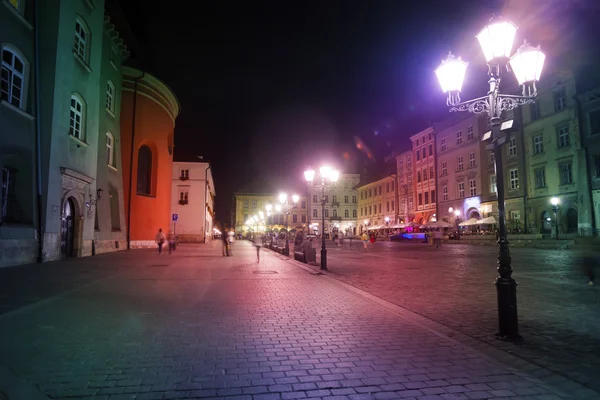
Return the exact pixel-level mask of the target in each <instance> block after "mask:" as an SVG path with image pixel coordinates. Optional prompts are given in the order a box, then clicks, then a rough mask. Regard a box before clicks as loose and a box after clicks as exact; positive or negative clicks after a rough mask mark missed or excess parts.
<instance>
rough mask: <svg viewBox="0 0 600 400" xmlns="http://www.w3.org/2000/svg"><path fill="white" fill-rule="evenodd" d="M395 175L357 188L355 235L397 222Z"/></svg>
mask: <svg viewBox="0 0 600 400" xmlns="http://www.w3.org/2000/svg"><path fill="white" fill-rule="evenodd" d="M396 182H397V175H396V174H392V175H390V176H386V177H385V178H382V179H379V180H378V181H375V182H370V183H367V184H366V185H362V186H360V187H358V188H357V189H356V190H357V191H358V219H357V221H356V226H357V227H358V230H357V233H358V234H362V233H363V232H364V231H366V230H368V228H369V227H373V226H381V225H394V224H395V223H396V221H397V220H398V207H397V206H398V191H397V187H398V185H397V183H396Z"/></svg>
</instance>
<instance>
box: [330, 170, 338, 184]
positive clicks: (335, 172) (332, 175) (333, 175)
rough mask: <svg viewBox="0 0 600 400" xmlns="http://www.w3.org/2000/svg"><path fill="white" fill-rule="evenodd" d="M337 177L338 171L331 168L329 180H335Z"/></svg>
mask: <svg viewBox="0 0 600 400" xmlns="http://www.w3.org/2000/svg"><path fill="white" fill-rule="evenodd" d="M339 178H340V171H337V170H333V171H331V172H330V173H329V180H330V181H331V182H337V181H338V179H339Z"/></svg>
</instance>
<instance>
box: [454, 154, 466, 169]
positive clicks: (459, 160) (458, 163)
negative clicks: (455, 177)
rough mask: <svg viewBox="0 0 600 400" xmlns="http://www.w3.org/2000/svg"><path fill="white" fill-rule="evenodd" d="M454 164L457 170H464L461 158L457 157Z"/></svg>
mask: <svg viewBox="0 0 600 400" xmlns="http://www.w3.org/2000/svg"><path fill="white" fill-rule="evenodd" d="M456 164H457V165H458V170H459V171H462V170H463V169H465V164H464V161H463V157H457V158H456Z"/></svg>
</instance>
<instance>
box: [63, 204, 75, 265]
mask: <svg viewBox="0 0 600 400" xmlns="http://www.w3.org/2000/svg"><path fill="white" fill-rule="evenodd" d="M74 214H75V203H74V202H73V198H72V197H69V198H68V199H66V200H65V204H63V213H62V219H61V227H60V251H61V256H62V258H68V257H73V243H74V239H75V219H74Z"/></svg>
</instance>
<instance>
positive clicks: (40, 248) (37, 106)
mask: <svg viewBox="0 0 600 400" xmlns="http://www.w3.org/2000/svg"><path fill="white" fill-rule="evenodd" d="M33 26H34V28H33V29H34V39H33V40H34V42H33V43H34V53H35V56H34V68H35V78H34V79H35V122H34V123H35V139H36V143H35V153H36V181H37V182H36V183H37V195H36V207H37V229H36V231H37V239H38V255H37V262H38V263H41V262H43V261H44V249H43V245H44V237H43V230H42V148H41V147H42V134H41V127H40V114H41V112H40V33H39V32H40V29H39V19H38V2H37V0H34V1H33Z"/></svg>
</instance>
